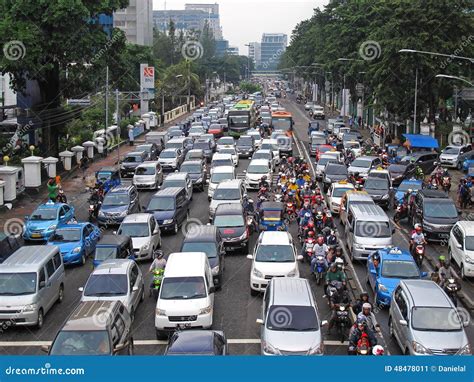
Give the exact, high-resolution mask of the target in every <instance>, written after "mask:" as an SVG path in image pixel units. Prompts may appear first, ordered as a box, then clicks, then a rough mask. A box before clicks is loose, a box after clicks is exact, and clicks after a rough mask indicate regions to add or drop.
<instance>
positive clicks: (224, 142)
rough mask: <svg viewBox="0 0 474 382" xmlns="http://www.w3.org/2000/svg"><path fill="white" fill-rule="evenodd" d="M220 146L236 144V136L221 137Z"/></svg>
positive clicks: (218, 142)
mask: <svg viewBox="0 0 474 382" xmlns="http://www.w3.org/2000/svg"><path fill="white" fill-rule="evenodd" d="M217 144H218V145H219V146H225V145H234V138H228V137H226V138H221V139H219V140H218V141H217Z"/></svg>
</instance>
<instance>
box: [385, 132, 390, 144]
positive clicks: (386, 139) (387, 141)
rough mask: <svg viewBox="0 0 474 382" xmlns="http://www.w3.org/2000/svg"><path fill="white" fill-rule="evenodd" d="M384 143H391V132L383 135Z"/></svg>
mask: <svg viewBox="0 0 474 382" xmlns="http://www.w3.org/2000/svg"><path fill="white" fill-rule="evenodd" d="M385 143H386V144H390V143H392V134H387V136H386V137H385Z"/></svg>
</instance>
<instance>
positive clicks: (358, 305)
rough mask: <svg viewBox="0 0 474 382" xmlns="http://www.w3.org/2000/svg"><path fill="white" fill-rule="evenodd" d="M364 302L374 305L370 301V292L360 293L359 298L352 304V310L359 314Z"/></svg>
mask: <svg viewBox="0 0 474 382" xmlns="http://www.w3.org/2000/svg"><path fill="white" fill-rule="evenodd" d="M364 304H370V306H371V307H372V304H371V303H370V301H369V294H368V293H367V292H362V293H361V294H360V295H359V298H358V299H357V300H356V302H355V304H354V305H353V306H352V311H353V312H354V314H355V315H358V314H359V313H360V312H362V306H363V305H364Z"/></svg>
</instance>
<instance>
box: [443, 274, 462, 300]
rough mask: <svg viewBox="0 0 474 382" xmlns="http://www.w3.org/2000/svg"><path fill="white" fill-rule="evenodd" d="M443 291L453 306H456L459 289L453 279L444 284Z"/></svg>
mask: <svg viewBox="0 0 474 382" xmlns="http://www.w3.org/2000/svg"><path fill="white" fill-rule="evenodd" d="M443 289H444V291H445V292H446V294H447V295H448V296H449V298H450V299H451V301H452V302H453V304H454V306H458V291H459V289H461V288H460V287H459V285H458V283H457V282H456V280H455V279H453V278H450V279H447V280H446V281H445V282H444V286H443Z"/></svg>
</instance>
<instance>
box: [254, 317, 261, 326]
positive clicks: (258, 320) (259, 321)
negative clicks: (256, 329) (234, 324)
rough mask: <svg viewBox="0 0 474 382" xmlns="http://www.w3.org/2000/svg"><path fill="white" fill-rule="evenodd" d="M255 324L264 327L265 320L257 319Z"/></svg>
mask: <svg viewBox="0 0 474 382" xmlns="http://www.w3.org/2000/svg"><path fill="white" fill-rule="evenodd" d="M255 322H256V323H257V324H259V325H263V320H262V319H261V318H257V319H256V320H255Z"/></svg>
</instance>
